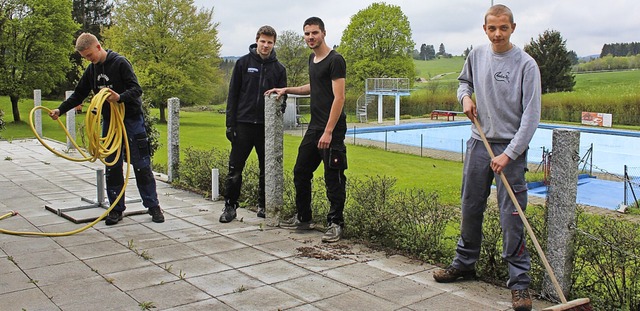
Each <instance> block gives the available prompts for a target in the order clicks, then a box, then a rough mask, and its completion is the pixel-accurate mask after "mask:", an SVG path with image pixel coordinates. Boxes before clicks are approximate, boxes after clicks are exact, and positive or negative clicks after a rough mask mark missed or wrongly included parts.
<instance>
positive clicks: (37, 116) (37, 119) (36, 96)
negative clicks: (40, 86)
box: [33, 90, 42, 137]
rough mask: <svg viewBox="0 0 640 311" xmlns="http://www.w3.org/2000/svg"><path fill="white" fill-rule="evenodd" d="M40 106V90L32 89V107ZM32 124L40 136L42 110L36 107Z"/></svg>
mask: <svg viewBox="0 0 640 311" xmlns="http://www.w3.org/2000/svg"><path fill="white" fill-rule="evenodd" d="M38 106H42V91H41V90H33V107H38ZM33 122H34V124H33V126H34V127H35V129H36V133H37V134H38V136H40V137H42V110H40V109H38V110H37V111H35V112H34V116H33Z"/></svg>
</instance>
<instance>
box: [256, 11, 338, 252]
mask: <svg viewBox="0 0 640 311" xmlns="http://www.w3.org/2000/svg"><path fill="white" fill-rule="evenodd" d="M303 30H304V40H305V42H306V43H307V45H308V46H309V48H311V49H312V50H313V53H312V54H311V55H310V56H309V81H310V83H309V84H306V85H303V86H298V87H285V88H277V89H271V90H269V91H267V92H266V93H265V94H266V95H268V94H271V93H276V94H277V95H278V96H282V95H284V94H297V95H309V94H310V95H311V121H310V122H309V128H308V129H307V131H306V133H305V135H304V138H303V139H302V142H301V143H300V147H298V158H297V159H296V164H295V167H294V169H293V182H294V184H295V187H296V208H297V212H298V214H297V215H296V217H294V218H293V219H292V220H291V221H289V222H281V223H280V226H281V227H288V228H294V229H313V228H314V225H313V223H312V219H313V217H312V214H311V180H312V179H313V173H314V171H315V170H316V169H317V168H318V166H319V165H320V163H321V162H324V179H325V183H326V188H327V198H328V199H329V202H330V204H331V206H330V209H329V213H328V214H327V231H326V233H325V234H324V235H323V236H322V241H323V242H337V241H339V240H340V238H341V237H342V230H343V227H344V217H343V210H344V203H345V198H346V180H347V178H346V177H345V175H344V170H345V169H347V148H346V146H345V144H344V138H345V133H346V131H347V121H346V115H345V113H344V111H343V107H344V99H345V77H346V72H347V66H346V62H345V60H344V58H343V57H342V55H340V54H338V53H337V52H336V51H334V50H332V49H331V48H330V47H329V46H328V45H327V44H326V42H325V41H324V38H325V36H326V31H325V28H324V22H323V21H322V20H321V19H320V18H318V17H310V18H308V19H307V20H306V21H305V22H304V25H303Z"/></svg>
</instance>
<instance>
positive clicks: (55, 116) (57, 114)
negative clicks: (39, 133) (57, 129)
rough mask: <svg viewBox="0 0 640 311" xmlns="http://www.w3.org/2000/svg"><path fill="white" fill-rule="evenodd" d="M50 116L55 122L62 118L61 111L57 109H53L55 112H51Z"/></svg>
mask: <svg viewBox="0 0 640 311" xmlns="http://www.w3.org/2000/svg"><path fill="white" fill-rule="evenodd" d="M49 116H50V117H51V119H53V120H58V118H59V117H60V109H57V108H56V109H53V110H51V111H49Z"/></svg>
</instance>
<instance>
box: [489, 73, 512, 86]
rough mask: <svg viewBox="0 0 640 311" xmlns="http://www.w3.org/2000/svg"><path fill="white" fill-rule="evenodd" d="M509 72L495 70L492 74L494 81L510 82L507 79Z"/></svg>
mask: <svg viewBox="0 0 640 311" xmlns="http://www.w3.org/2000/svg"><path fill="white" fill-rule="evenodd" d="M510 74H511V73H510V72H508V71H507V72H502V71H498V72H496V74H494V75H493V78H494V79H496V81H502V82H507V84H508V83H510V81H509V75H510Z"/></svg>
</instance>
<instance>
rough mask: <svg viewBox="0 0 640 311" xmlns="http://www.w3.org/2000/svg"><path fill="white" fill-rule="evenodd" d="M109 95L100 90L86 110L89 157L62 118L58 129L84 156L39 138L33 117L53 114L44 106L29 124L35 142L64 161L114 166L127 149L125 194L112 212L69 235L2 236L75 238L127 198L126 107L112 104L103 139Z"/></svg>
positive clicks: (120, 195)
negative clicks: (104, 109) (111, 157)
mask: <svg viewBox="0 0 640 311" xmlns="http://www.w3.org/2000/svg"><path fill="white" fill-rule="evenodd" d="M109 95H110V92H109V91H108V89H107V88H104V89H102V90H100V92H98V94H96V95H95V96H94V97H93V99H91V103H90V105H89V108H88V109H87V114H86V117H85V121H84V122H85V131H86V134H87V139H88V143H89V146H88V148H87V152H88V153H87V152H85V151H83V150H82V149H81V148H80V147H79V146H78V144H77V143H76V141H75V140H74V139H73V138H72V137H71V134H70V133H69V131H68V130H67V128H66V127H65V126H64V124H63V123H62V121H60V119H59V118H58V119H57V120H56V121H58V125H59V126H60V127H61V128H62V129H63V130H64V132H65V133H66V135H67V137H68V138H69V140H70V141H71V143H72V144H73V146H74V147H75V148H76V150H78V152H79V153H80V154H81V155H82V157H78V158H74V157H70V156H68V155H66V154H63V153H61V152H59V151H57V150H55V149H53V148H52V147H51V146H49V144H47V143H46V142H45V141H44V140H43V139H42V138H41V137H40V135H38V133H37V131H36V129H35V127H34V125H33V119H34V118H33V116H34V113H35V111H37V110H39V109H42V110H45V111H46V112H47V113H49V112H51V109H49V108H47V107H44V106H37V107H34V108H33V109H31V112H30V113H29V122H30V124H31V130H32V131H33V133H34V134H35V136H36V139H38V141H40V143H41V144H42V145H43V146H44V147H45V148H47V149H49V151H51V152H53V153H54V154H56V155H58V156H59V157H62V158H65V159H67V160H70V161H74V162H84V161H89V162H95V161H96V160H100V161H101V162H102V163H104V164H105V165H113V164H115V163H116V162H117V161H118V159H119V158H120V155H121V149H122V145H123V143H124V147H125V151H126V152H125V154H126V157H127V160H126V162H127V173H126V177H125V179H124V180H125V182H124V186H123V187H122V191H120V194H119V195H118V197H117V198H116V200H115V201H114V203H113V204H111V206H109V208H108V209H107V210H106V211H105V212H104V213H103V214H102V215H101V216H100V217H98V218H97V219H96V220H94V221H93V222H91V223H89V224H87V225H85V226H84V227H82V228H79V229H76V230H72V231H67V232H22V231H12V230H5V229H1V228H0V233H5V234H12V235H32V236H48V237H56V236H68V235H72V234H76V233H79V232H82V231H84V230H87V229H89V228H91V227H93V226H94V225H95V224H97V223H98V222H100V221H101V220H102V219H104V218H105V217H106V216H107V215H108V214H109V212H110V211H111V210H112V209H113V207H114V206H115V202H118V201H119V200H120V199H121V198H122V196H123V195H124V192H125V189H126V188H127V181H128V180H129V175H130V170H131V169H130V165H128V163H130V162H129V160H130V159H129V140H128V139H127V131H126V129H125V127H124V121H123V120H124V104H120V103H118V104H110V106H111V119H110V122H109V128H108V132H107V135H105V137H102V135H101V126H100V117H101V115H102V106H103V105H104V104H105V102H106V100H107V98H108V97H109ZM114 153H115V158H114V160H113V161H111V162H106V158H107V157H108V156H109V155H112V154H114ZM15 215H18V213H17V212H15V211H12V212H10V213H7V214H4V215H1V216H0V220H2V219H4V218H8V217H11V216H15Z"/></svg>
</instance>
